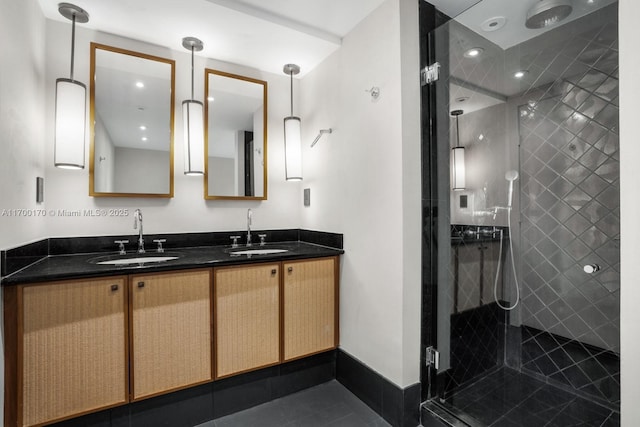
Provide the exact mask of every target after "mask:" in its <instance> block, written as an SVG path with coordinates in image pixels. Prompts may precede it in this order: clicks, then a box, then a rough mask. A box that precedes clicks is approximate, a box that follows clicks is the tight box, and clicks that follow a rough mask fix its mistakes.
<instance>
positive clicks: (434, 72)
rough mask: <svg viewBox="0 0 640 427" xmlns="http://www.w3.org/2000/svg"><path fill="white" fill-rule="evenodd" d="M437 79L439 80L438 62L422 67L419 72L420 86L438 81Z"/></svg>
mask: <svg viewBox="0 0 640 427" xmlns="http://www.w3.org/2000/svg"><path fill="white" fill-rule="evenodd" d="M439 78H440V63H439V62H434V63H433V64H431V65H428V66H426V67H424V68H423V69H422V70H421V71H420V80H421V81H422V86H424V85H428V84H431V83H433V82H435V81H438V79H439Z"/></svg>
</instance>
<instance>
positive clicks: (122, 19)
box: [39, 0, 384, 77]
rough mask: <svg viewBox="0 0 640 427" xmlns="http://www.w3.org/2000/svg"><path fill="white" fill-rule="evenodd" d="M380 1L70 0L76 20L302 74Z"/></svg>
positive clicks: (52, 8) (50, 8)
mask: <svg viewBox="0 0 640 427" xmlns="http://www.w3.org/2000/svg"><path fill="white" fill-rule="evenodd" d="M383 1H384V0H321V1H317V0H266V1H265V0H109V1H92V0H71V2H72V3H73V4H75V5H77V6H79V7H81V8H83V9H85V10H86V11H87V12H88V13H89V22H88V23H86V24H78V25H79V26H83V27H87V28H91V29H94V30H98V31H103V32H107V33H112V34H117V35H120V36H124V37H128V38H132V39H136V40H141V41H145V42H148V43H152V44H156V45H159V46H164V47H168V48H170V49H174V50H178V51H180V50H185V49H184V48H183V47H182V38H183V37H187V36H191V37H197V38H199V39H201V40H202V41H203V42H204V50H203V51H201V52H198V53H196V55H198V56H202V57H207V58H213V59H217V60H221V61H227V62H231V63H235V64H240V65H244V66H247V67H252V68H256V69H260V70H264V71H268V72H272V73H282V72H283V71H282V67H283V66H284V64H287V63H295V64H298V65H300V67H301V73H300V75H299V77H302V76H304V74H306V73H307V72H309V71H311V70H312V69H313V68H314V67H315V66H316V65H318V64H319V63H320V62H322V61H323V60H324V59H325V58H326V57H327V56H329V55H330V54H331V53H332V52H334V51H335V50H337V49H338V48H339V47H340V44H341V41H342V38H343V37H344V36H345V35H346V34H347V33H349V32H350V31H351V30H352V29H353V28H354V27H355V26H356V25H357V24H358V23H359V22H360V21H362V19H364V18H365V17H366V16H367V15H368V14H370V13H371V12H372V11H373V10H374V9H376V8H377V7H378V6H379V5H380V4H382V3H383ZM39 2H40V7H41V8H42V11H43V13H44V15H45V17H46V18H49V19H53V20H57V21H63V22H69V21H68V20H66V19H65V18H64V17H62V16H61V15H60V14H59V13H58V3H59V0H39Z"/></svg>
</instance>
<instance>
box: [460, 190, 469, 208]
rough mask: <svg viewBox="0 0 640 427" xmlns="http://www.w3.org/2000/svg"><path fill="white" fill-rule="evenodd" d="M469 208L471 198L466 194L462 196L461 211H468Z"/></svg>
mask: <svg viewBox="0 0 640 427" xmlns="http://www.w3.org/2000/svg"><path fill="white" fill-rule="evenodd" d="M468 207H469V196H467V195H466V194H461V195H460V209H466V208H468Z"/></svg>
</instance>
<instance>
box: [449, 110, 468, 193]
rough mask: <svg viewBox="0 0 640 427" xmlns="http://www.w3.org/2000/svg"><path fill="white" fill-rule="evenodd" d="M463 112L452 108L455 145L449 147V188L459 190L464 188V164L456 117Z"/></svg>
mask: <svg viewBox="0 0 640 427" xmlns="http://www.w3.org/2000/svg"><path fill="white" fill-rule="evenodd" d="M462 114H464V111H462V110H453V111H452V112H451V115H452V116H453V117H455V118H456V146H455V147H453V148H452V149H451V189H452V190H454V191H461V190H464V189H465V180H466V177H465V175H466V171H465V166H464V147H463V146H461V145H460V127H459V124H458V118H459V116H461V115H462Z"/></svg>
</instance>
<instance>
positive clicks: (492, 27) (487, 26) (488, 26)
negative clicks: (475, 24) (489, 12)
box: [480, 16, 507, 32]
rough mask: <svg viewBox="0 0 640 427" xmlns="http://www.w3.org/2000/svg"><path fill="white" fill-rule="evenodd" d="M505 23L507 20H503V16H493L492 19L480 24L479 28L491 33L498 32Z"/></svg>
mask: <svg viewBox="0 0 640 427" xmlns="http://www.w3.org/2000/svg"><path fill="white" fill-rule="evenodd" d="M506 23H507V18H505V17H504V16H494V17H493V18H489V19H487V20H486V21H484V22H483V23H482V24H480V28H482V30H483V31H487V32H491V31H496V30H499V29H500V28H502V27H504V25H505V24H506Z"/></svg>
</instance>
